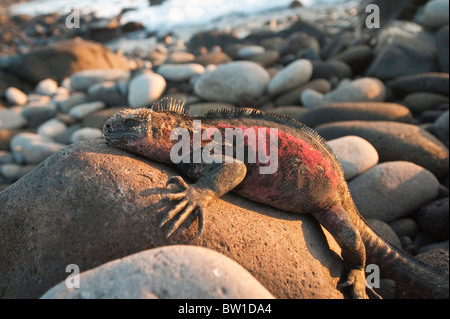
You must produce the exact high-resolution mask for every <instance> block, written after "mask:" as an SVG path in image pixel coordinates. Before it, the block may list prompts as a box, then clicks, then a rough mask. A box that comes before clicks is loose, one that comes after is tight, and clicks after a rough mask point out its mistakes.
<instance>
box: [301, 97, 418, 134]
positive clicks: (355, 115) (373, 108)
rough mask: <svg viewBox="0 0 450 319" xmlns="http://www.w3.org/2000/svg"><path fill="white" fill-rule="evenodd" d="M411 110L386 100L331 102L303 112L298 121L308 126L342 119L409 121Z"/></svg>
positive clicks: (410, 119)
mask: <svg viewBox="0 0 450 319" xmlns="http://www.w3.org/2000/svg"><path fill="white" fill-rule="evenodd" d="M412 118H413V117H412V114H411V111H410V110H409V109H408V108H407V107H405V106H403V105H400V104H396V103H386V102H349V103H332V104H327V105H323V106H320V107H316V108H314V109H312V110H310V111H309V112H308V113H305V114H304V115H302V116H301V117H300V118H299V121H300V122H302V123H304V124H306V125H307V126H309V127H312V128H314V127H316V126H319V125H321V124H326V123H330V122H342V121H396V122H404V123H411V121H412Z"/></svg>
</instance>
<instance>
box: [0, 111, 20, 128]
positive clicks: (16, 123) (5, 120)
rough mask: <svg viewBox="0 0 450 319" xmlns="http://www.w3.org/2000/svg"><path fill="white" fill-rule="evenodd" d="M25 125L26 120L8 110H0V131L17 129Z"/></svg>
mask: <svg viewBox="0 0 450 319" xmlns="http://www.w3.org/2000/svg"><path fill="white" fill-rule="evenodd" d="M26 124H27V120H26V118H24V117H23V116H22V115H20V114H18V113H16V112H14V111H12V110H10V109H0V129H18V128H21V127H24V126H25V125H26Z"/></svg>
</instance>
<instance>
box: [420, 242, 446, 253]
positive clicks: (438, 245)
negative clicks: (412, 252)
mask: <svg viewBox="0 0 450 319" xmlns="http://www.w3.org/2000/svg"><path fill="white" fill-rule="evenodd" d="M441 249H442V250H446V251H448V250H449V241H448V240H444V241H441V242H438V243H434V244H429V245H426V246H422V247H420V248H419V249H418V250H417V254H423V253H427V252H431V251H436V250H441Z"/></svg>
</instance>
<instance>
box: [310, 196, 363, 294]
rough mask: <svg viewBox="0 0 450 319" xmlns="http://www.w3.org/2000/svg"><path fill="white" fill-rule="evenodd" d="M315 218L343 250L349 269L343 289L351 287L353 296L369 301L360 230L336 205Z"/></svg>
mask: <svg viewBox="0 0 450 319" xmlns="http://www.w3.org/2000/svg"><path fill="white" fill-rule="evenodd" d="M312 215H313V216H314V218H315V219H316V220H317V221H318V222H319V223H320V224H321V225H322V226H323V227H325V229H326V230H328V231H329V232H330V234H331V235H332V236H333V237H334V239H335V240H336V242H337V243H338V245H339V246H340V247H341V250H342V258H343V260H344V262H345V264H346V266H347V267H348V277H347V281H346V282H345V283H344V284H342V285H340V286H341V287H345V286H351V287H352V296H353V297H354V298H358V299H367V298H368V297H367V294H366V277H365V272H364V266H365V264H366V250H365V246H364V242H363V241H362V239H361V236H360V234H359V231H358V229H357V228H356V227H355V225H353V223H352V222H351V220H350V218H349V216H348V214H347V212H346V211H345V210H344V209H343V208H342V207H341V206H340V205H336V206H334V207H332V208H328V209H325V210H322V211H319V212H315V213H313V214H312Z"/></svg>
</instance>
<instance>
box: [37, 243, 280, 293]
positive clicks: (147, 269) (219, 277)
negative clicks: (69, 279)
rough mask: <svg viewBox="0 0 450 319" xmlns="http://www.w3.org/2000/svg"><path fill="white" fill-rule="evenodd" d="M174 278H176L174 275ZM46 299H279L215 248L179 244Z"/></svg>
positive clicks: (104, 269)
mask: <svg viewBox="0 0 450 319" xmlns="http://www.w3.org/2000/svg"><path fill="white" fill-rule="evenodd" d="M168 274H170V276H168ZM41 298H42V299H99V298H100V299H130V298H132V299H184V298H189V299H203V298H204V299H236V298H237V299H241V298H242V299H273V298H274V297H273V295H272V294H271V293H270V292H269V291H268V290H267V289H266V288H264V287H263V286H262V285H261V284H260V283H259V282H258V281H257V280H256V279H255V278H254V277H253V276H252V275H251V274H250V273H249V272H248V271H247V270H245V269H244V268H243V267H242V266H241V265H239V264H238V263H236V262H235V261H233V260H231V259H230V258H228V257H226V256H224V255H222V254H220V253H218V252H215V251H213V250H211V249H207V248H202V247H195V246H187V245H174V246H166V247H160V248H154V249H150V250H145V251H143V252H139V253H136V254H133V255H130V256H127V257H124V258H121V259H116V260H114V261H111V262H108V263H106V264H104V265H102V266H99V267H97V268H94V269H91V270H88V271H86V272H83V273H81V275H80V289H73V288H67V286H66V283H65V282H62V283H60V284H58V285H57V286H55V287H53V288H51V289H50V290H49V291H48V292H46V293H45V294H44V295H43V296H42V297H41Z"/></svg>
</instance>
